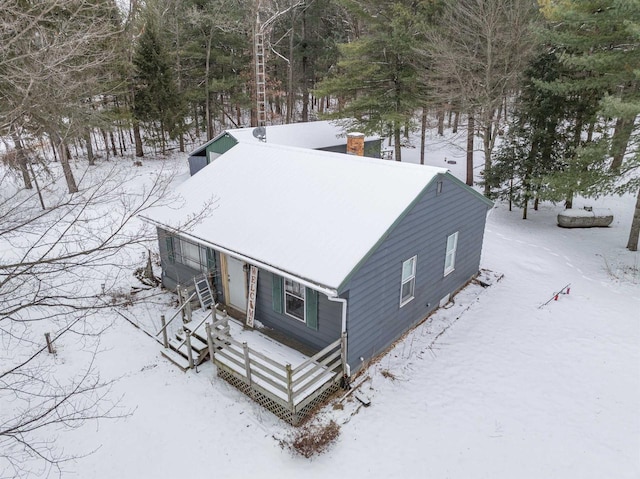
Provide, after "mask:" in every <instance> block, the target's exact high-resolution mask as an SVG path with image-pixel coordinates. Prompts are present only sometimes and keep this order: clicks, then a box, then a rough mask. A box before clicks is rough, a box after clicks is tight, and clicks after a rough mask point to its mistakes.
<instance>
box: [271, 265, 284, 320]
mask: <svg viewBox="0 0 640 479" xmlns="http://www.w3.org/2000/svg"><path fill="white" fill-rule="evenodd" d="M271 278H272V279H271V301H272V303H273V310H274V311H275V312H276V313H282V278H281V277H280V276H278V275H276V274H271Z"/></svg>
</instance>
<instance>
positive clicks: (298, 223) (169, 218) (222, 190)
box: [144, 143, 447, 291]
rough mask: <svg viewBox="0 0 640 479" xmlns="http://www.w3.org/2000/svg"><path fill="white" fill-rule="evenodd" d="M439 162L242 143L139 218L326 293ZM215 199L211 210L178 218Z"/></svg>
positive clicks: (392, 220)
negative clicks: (173, 199)
mask: <svg viewBox="0 0 640 479" xmlns="http://www.w3.org/2000/svg"><path fill="white" fill-rule="evenodd" d="M446 172H447V170H446V169H445V168H437V167H431V166H422V165H414V164H406V163H397V162H390V161H388V160H379V159H374V158H364V157H358V156H350V155H345V154H341V153H330V152H324V151H317V150H307V149H300V148H293V147H287V146H281V145H272V144H268V143H267V144H265V143H239V144H238V145H236V146H235V147H234V148H232V149H231V150H229V151H228V152H227V153H225V154H224V155H222V156H221V157H219V158H218V159H217V160H216V161H214V162H213V163H211V164H210V165H208V166H206V167H205V168H204V169H202V170H201V171H200V173H199V174H197V175H195V176H193V177H191V178H189V179H188V180H186V181H185V182H184V183H182V184H181V185H180V186H178V188H177V191H176V193H177V194H178V196H179V202H178V204H175V205H172V206H164V207H157V208H153V209H152V210H150V211H148V212H147V214H146V215H145V216H144V217H145V218H146V219H147V220H150V221H152V222H154V223H156V224H158V225H160V226H164V227H168V228H169V229H172V230H177V231H179V232H183V233H186V234H188V235H189V236H190V237H192V238H194V239H197V240H200V241H201V242H203V243H205V244H209V245H212V246H213V247H217V248H220V249H224V250H226V251H229V252H231V254H237V255H238V256H241V257H244V258H247V259H248V260H250V261H254V262H255V263H256V264H259V265H260V264H263V265H269V266H270V267H272V268H275V269H277V270H278V271H282V272H285V273H288V274H289V275H291V276H293V277H296V278H300V279H302V280H305V281H308V282H310V283H312V284H314V285H318V286H320V287H322V288H324V289H325V290H326V289H329V290H331V291H338V289H339V287H340V285H341V284H342V283H343V281H344V280H345V279H346V278H347V277H348V276H349V274H350V273H351V272H352V271H353V270H354V268H356V266H357V265H358V264H359V262H360V260H362V259H363V258H364V257H365V256H366V255H367V254H368V253H369V251H370V250H371V249H372V248H373V247H374V246H375V245H376V244H377V242H378V241H379V240H380V238H382V237H383V236H384V235H385V233H386V232H387V231H388V230H389V229H390V228H391V227H392V225H393V224H394V223H395V221H396V220H397V219H398V218H399V217H400V216H402V215H403V213H404V212H405V211H406V210H407V209H408V208H409V207H410V206H411V205H412V203H413V201H414V200H415V199H416V198H417V197H418V196H419V195H420V193H421V192H422V191H423V190H424V189H425V188H426V186H427V185H428V184H429V183H430V182H431V181H432V179H433V178H434V177H435V176H436V175H438V174H444V173H446ZM207 201H213V203H212V206H211V207H210V208H209V209H208V216H206V218H203V219H202V220H200V221H199V222H197V223H195V224H194V225H192V226H190V227H188V228H184V227H183V225H184V224H185V223H186V222H187V221H188V220H189V219H190V218H192V217H193V216H194V215H197V214H198V212H200V211H201V210H202V208H203V206H204V205H205V204H206V202H207Z"/></svg>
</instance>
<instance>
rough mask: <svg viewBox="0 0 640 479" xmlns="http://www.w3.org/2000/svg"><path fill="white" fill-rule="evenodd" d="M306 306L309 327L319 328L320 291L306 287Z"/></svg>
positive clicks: (315, 329)
mask: <svg viewBox="0 0 640 479" xmlns="http://www.w3.org/2000/svg"><path fill="white" fill-rule="evenodd" d="M304 294H305V308H306V310H307V311H306V315H307V316H306V318H307V327H308V328H311V329H313V330H314V331H317V330H318V292H317V291H314V290H313V289H309V288H305V293H304Z"/></svg>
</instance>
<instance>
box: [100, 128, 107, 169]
mask: <svg viewBox="0 0 640 479" xmlns="http://www.w3.org/2000/svg"><path fill="white" fill-rule="evenodd" d="M100 133H102V139H103V141H104V152H105V154H106V156H107V161H109V142H108V141H107V132H106V131H104V130H103V129H102V128H100Z"/></svg>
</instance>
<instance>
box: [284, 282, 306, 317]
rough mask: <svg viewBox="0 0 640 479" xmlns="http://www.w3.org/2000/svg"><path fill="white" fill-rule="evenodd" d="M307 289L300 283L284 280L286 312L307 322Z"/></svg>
mask: <svg viewBox="0 0 640 479" xmlns="http://www.w3.org/2000/svg"><path fill="white" fill-rule="evenodd" d="M304 303H305V287H304V286H302V285H301V284H300V283H297V282H295V281H291V280H290V279H285V280H284V312H285V313H286V314H287V315H289V316H291V317H293V318H296V319H299V320H300V321H305V306H304Z"/></svg>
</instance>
